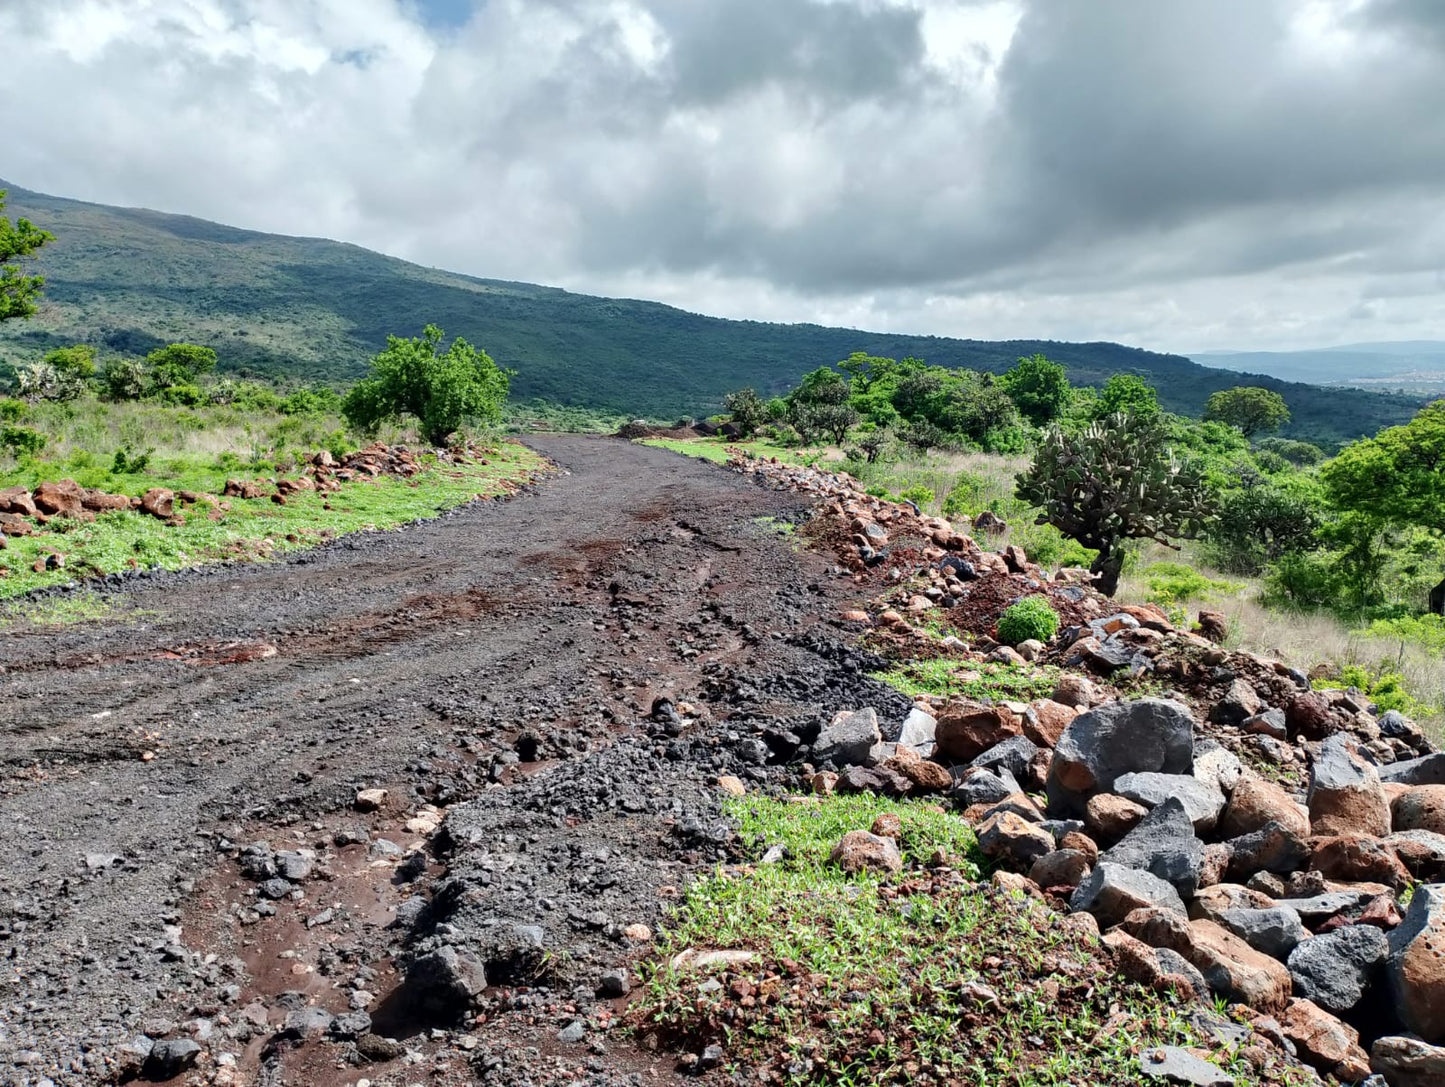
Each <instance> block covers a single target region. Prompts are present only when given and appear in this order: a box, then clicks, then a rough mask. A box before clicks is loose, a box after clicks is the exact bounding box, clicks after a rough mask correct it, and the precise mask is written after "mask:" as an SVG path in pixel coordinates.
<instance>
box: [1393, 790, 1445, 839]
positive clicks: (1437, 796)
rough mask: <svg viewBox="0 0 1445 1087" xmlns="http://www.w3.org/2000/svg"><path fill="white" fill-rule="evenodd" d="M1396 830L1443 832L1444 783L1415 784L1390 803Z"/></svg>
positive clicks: (1444, 808)
mask: <svg viewBox="0 0 1445 1087" xmlns="http://www.w3.org/2000/svg"><path fill="white" fill-rule="evenodd" d="M1390 811H1391V813H1392V816H1393V823H1394V827H1395V829H1396V830H1430V831H1434V832H1435V833H1436V834H1445V785H1415V786H1412V787H1411V788H1409V789H1407V790H1405V792H1403V793H1401V794H1400V795H1399V796H1397V797H1396V798H1395V802H1394V803H1393V804H1391V805H1390Z"/></svg>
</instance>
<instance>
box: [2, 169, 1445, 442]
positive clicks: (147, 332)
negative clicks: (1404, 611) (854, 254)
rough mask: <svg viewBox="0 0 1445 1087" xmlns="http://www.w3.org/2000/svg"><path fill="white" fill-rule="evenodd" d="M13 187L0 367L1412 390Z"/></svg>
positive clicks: (1409, 403) (1299, 400)
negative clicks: (982, 331) (721, 294)
mask: <svg viewBox="0 0 1445 1087" xmlns="http://www.w3.org/2000/svg"><path fill="white" fill-rule="evenodd" d="M0 189H8V190H9V198H8V203H7V208H6V211H5V214H6V215H8V216H9V217H11V218H12V219H14V218H16V217H21V216H23V217H26V218H29V219H31V220H32V221H33V222H35V224H36V225H37V226H39V227H41V228H43V229H46V230H49V231H51V232H52V233H54V234H55V235H56V238H57V240H56V241H55V242H53V243H51V244H50V245H48V246H46V247H45V248H44V249H43V250H42V251H41V253H40V259H39V260H38V261H37V265H38V270H39V271H41V272H42V273H43V274H44V275H45V276H46V279H47V286H46V292H45V302H44V306H43V309H42V312H41V314H40V315H39V316H37V317H36V318H34V319H33V320H31V321H29V322H20V321H10V322H6V324H5V326H3V327H0V358H10V359H12V360H19V359H21V358H24V357H28V356H31V355H33V354H35V353H37V352H39V351H42V350H48V349H49V348H51V347H55V346H59V345H64V344H70V343H76V342H81V341H85V342H90V343H94V344H96V345H98V346H100V347H102V348H104V349H106V350H109V351H112V352H118V353H125V354H137V355H138V354H144V353H145V352H147V351H149V350H151V349H152V348H153V347H155V346H157V345H159V344H162V343H167V342H171V341H174V340H189V341H193V342H197V343H205V344H208V345H209V346H211V347H214V348H215V349H216V351H217V353H218V354H219V355H220V359H221V368H222V369H223V370H228V371H232V372H238V373H247V372H250V373H257V374H266V375H273V376H281V375H290V376H296V377H303V378H306V379H309V380H338V381H339V380H350V379H354V378H356V377H357V376H359V375H360V374H361V373H363V371H364V369H365V366H366V362H367V360H368V359H369V358H370V357H371V356H372V355H374V354H375V353H376V352H377V351H378V350H379V349H380V348H381V347H382V346H383V345H384V344H385V340H386V336H387V334H388V333H393V334H397V335H415V334H417V333H419V332H420V330H421V326H422V325H423V324H426V323H428V322H430V323H433V324H437V325H440V326H441V327H442V328H444V329H445V330H446V331H447V333H448V335H454V336H455V335H460V336H465V337H466V338H467V339H468V340H471V341H472V342H473V343H475V344H477V345H479V346H481V347H484V348H485V349H486V350H487V351H488V352H489V353H490V354H491V355H492V356H493V357H494V358H496V359H497V361H498V362H500V363H501V364H503V365H505V366H509V367H512V368H514V369H516V371H517V377H516V378H515V379H514V382H513V391H514V395H516V396H517V397H519V398H524V399H526V398H537V399H548V400H553V401H556V402H559V403H564V404H574V405H583V406H589V407H597V408H606V409H611V410H615V411H619V412H627V413H634V414H645V415H654V416H664V417H666V416H675V415H702V414H708V413H711V412H714V411H717V410H719V407H720V405H721V400H722V396H723V394H724V393H725V392H727V391H729V390H732V389H736V388H739V387H741V386H744V385H751V386H754V387H755V388H757V389H759V390H760V391H762V392H764V393H777V392H781V391H783V390H785V389H786V388H788V387H789V386H790V385H792V384H793V383H795V382H796V380H797V378H798V377H799V376H800V375H802V374H804V373H806V372H807V371H808V370H811V369H814V368H815V367H818V366H821V365H825V364H828V363H833V362H837V361H839V360H840V359H843V358H846V357H847V356H848V355H849V354H850V353H852V352H854V351H866V352H868V353H869V354H873V355H888V356H892V357H895V358H901V357H904V356H908V355H914V356H917V357H920V358H924V359H927V361H929V362H931V363H936V364H940V365H944V366H962V367H969V368H971V369H979V370H989V371H993V372H1001V371H1003V370H1006V369H1007V368H1008V367H1010V366H1012V365H1013V363H1014V362H1015V361H1016V360H1017V359H1018V358H1019V357H1020V356H1023V355H1032V354H1034V353H1036V352H1042V353H1043V354H1046V355H1048V356H1049V357H1050V358H1052V359H1054V360H1056V361H1057V362H1060V363H1062V364H1063V365H1064V366H1066V367H1067V368H1068V370H1069V376H1070V379H1071V380H1072V381H1074V382H1075V383H1076V384H1094V385H1097V384H1102V383H1103V382H1104V381H1106V380H1108V378H1109V377H1110V376H1112V375H1113V374H1116V373H1121V372H1129V373H1137V374H1140V375H1141V376H1143V377H1145V378H1146V379H1147V380H1149V381H1150V382H1152V383H1153V384H1154V385H1155V386H1156V387H1157V388H1158V389H1159V392H1160V396H1161V399H1162V400H1163V402H1164V403H1165V404H1166V405H1167V406H1168V407H1169V408H1170V409H1171V410H1174V411H1178V412H1182V413H1185V414H1190V415H1198V414H1199V413H1200V411H1202V409H1203V406H1204V402H1205V400H1206V399H1207V398H1208V397H1209V394H1210V393H1212V392H1215V391H1217V390H1219V389H1224V388H1229V387H1230V386H1232V385H1237V384H1241V383H1254V384H1261V385H1266V386H1268V387H1270V388H1273V389H1276V390H1277V391H1279V392H1280V393H1281V394H1282V395H1283V396H1284V397H1285V399H1286V401H1287V402H1288V403H1289V405H1290V409H1291V411H1292V412H1293V414H1294V420H1293V422H1292V423H1291V424H1290V427H1289V428H1288V430H1287V432H1286V433H1289V434H1290V435H1292V436H1295V437H1302V438H1308V439H1311V440H1316V441H1321V442H1324V443H1326V444H1337V443H1339V442H1342V441H1348V440H1352V439H1354V438H1357V437H1360V436H1362V435H1366V434H1372V433H1374V432H1375V431H1376V430H1377V429H1379V427H1381V426H1385V425H1389V424H1393V423H1397V422H1402V421H1404V420H1406V419H1408V418H1409V417H1410V416H1411V415H1412V414H1413V413H1414V412H1415V410H1417V408H1418V407H1419V404H1420V400H1419V399H1417V398H1408V397H1399V396H1393V395H1386V394H1384V393H1377V392H1341V391H1339V390H1333V389H1332V390H1328V391H1327V390H1322V389H1319V388H1316V387H1313V386H1310V385H1304V384H1292V383H1289V382H1285V381H1280V380H1278V379H1275V378H1270V377H1251V378H1249V379H1248V381H1247V382H1246V381H1245V380H1244V379H1242V378H1241V376H1240V375H1239V374H1237V373H1233V372H1230V371H1228V370H1222V369H1216V368H1207V367H1205V366H1201V365H1200V364H1198V363H1197V362H1194V361H1191V360H1190V359H1187V358H1184V357H1183V356H1180V355H1165V354H1159V353H1157V352H1152V351H1145V350H1142V349H1140V348H1135V347H1126V346H1124V345H1122V344H1117V343H1063V342H1054V341H1047V340H1006V341H987V340H964V339H952V338H947V337H939V336H908V335H896V334H890V333H878V332H858V331H854V330H852V329H842V328H826V327H823V326H820V325H810V324H798V325H782V324H768V323H763V322H757V321H735V320H726V319H723V318H717V317H706V316H702V315H699V314H695V313H688V312H686V311H684V310H680V309H676V308H674V307H671V306H666V305H662V304H661V303H657V302H646V301H637V300H631V299H618V298H599V297H594V296H590V295H584V294H574V293H572V292H569V291H565V290H561V289H559V288H555V287H541V286H536V285H534V284H528V283H511V282H505V281H501V280H490V279H480V278H476V277H472V276H465V275H458V274H454V273H451V272H445V271H440V270H437V269H431V268H424V267H422V266H420V265H416V264H411V263H408V262H406V261H403V260H399V259H396V258H394V257H388V256H384V255H382V254H380V253H375V252H372V251H370V250H367V249H363V248H361V247H359V246H356V245H350V244H346V243H342V242H334V241H327V240H324V239H318V238H295V237H286V236H281V235H274V234H264V233H260V232H256V231H250V230H242V229H239V228H236V227H230V226H224V225H221V224H217V223H211V222H207V221H205V220H202V219H195V218H191V217H189V216H180V215H170V214H166V213H163V212H156V211H148V210H143V209H135V208H115V207H108V206H106V205H101V204H89V203H83V202H81V201H76V200H68V199H64V198H61V197H54V196H46V195H44V194H41V193H36V192H30V191H27V190H25V189H22V188H20V187H18V186H15V185H10V184H7V183H5V182H0Z"/></svg>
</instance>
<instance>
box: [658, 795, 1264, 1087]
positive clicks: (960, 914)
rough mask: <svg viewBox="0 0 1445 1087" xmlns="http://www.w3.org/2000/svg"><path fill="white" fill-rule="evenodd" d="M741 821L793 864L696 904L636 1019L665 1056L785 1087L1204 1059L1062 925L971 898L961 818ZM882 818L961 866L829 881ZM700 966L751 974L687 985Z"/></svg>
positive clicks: (1049, 1080)
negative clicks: (833, 855) (694, 1058)
mask: <svg viewBox="0 0 1445 1087" xmlns="http://www.w3.org/2000/svg"><path fill="white" fill-rule="evenodd" d="M727 811H728V813H729V815H730V816H731V818H732V819H733V820H734V821H735V822H736V824H737V826H738V832H739V837H740V839H741V841H742V842H743V844H744V846H745V848H746V849H747V851H748V852H749V853H750V854H752V855H754V856H756V855H757V854H759V853H761V852H762V851H763V850H764V849H765V848H767V847H768V846H771V845H782V846H784V847H785V848H786V850H787V855H786V857H785V859H784V860H783V861H782V862H781V863H778V864H771V865H759V866H757V867H755V868H751V869H748V868H743V869H741V870H733V871H730V872H728V871H719V872H718V873H716V874H714V875H712V876H709V877H706V878H703V879H700V880H698V881H697V882H695V883H694V884H693V885H692V886H691V887H690V888H689V889H688V891H687V893H686V895H685V897H684V899H683V901H682V903H681V905H680V906H679V908H678V909H677V911H676V912H675V915H674V916H673V917H672V919H671V921H670V922H669V923H668V924H667V925H666V926H665V927H664V929H663V932H662V934H661V936H660V938H659V944H658V947H657V955H656V957H655V958H654V959H652V960H650V961H649V962H648V963H646V964H644V966H643V968H642V973H643V980H644V985H643V988H642V990H641V992H640V994H639V998H638V1000H637V1002H636V1003H635V1004H634V1006H633V1009H632V1017H633V1023H634V1024H635V1027H636V1029H637V1031H638V1032H639V1033H642V1034H656V1035H657V1039H658V1041H659V1043H661V1044H666V1045H671V1046H675V1047H677V1048H680V1049H684V1050H685V1051H688V1052H693V1053H696V1052H698V1051H700V1049H701V1048H702V1047H703V1046H705V1045H707V1044H712V1043H717V1044H720V1045H721V1046H722V1047H723V1050H724V1063H725V1065H727V1066H731V1067H733V1068H734V1069H736V1070H738V1072H739V1074H744V1073H743V1072H742V1070H743V1069H745V1068H748V1067H751V1068H753V1069H755V1071H752V1072H748V1073H746V1076H747V1078H749V1079H750V1080H753V1079H756V1080H758V1081H761V1082H769V1083H779V1084H797V1085H802V1084H855V1085H860V1087H861V1085H863V1084H881V1083H888V1084H919V1085H924V1087H927V1085H941V1084H954V1083H968V1084H977V1085H1000V1084H1011V1085H1019V1087H1023V1085H1043V1084H1055V1085H1064V1084H1082V1083H1091V1084H1121V1085H1122V1084H1135V1083H1137V1082H1138V1081H1139V1078H1140V1073H1139V1066H1138V1063H1137V1054H1138V1053H1139V1052H1140V1051H1141V1049H1144V1048H1147V1047H1152V1046H1156V1045H1161V1044H1186V1045H1188V1044H1198V1043H1199V1042H1200V1039H1199V1038H1197V1037H1196V1036H1195V1035H1194V1034H1193V1032H1192V1029H1191V1028H1190V1026H1189V1025H1188V1024H1187V1022H1186V1020H1185V1018H1184V1013H1183V1009H1182V1008H1181V1007H1180V1006H1179V1005H1178V1004H1177V1003H1176V1001H1175V999H1174V998H1173V997H1172V996H1169V995H1160V994H1154V993H1150V992H1148V991H1146V990H1144V989H1142V988H1140V987H1138V986H1135V985H1133V984H1130V983H1126V982H1124V981H1122V980H1121V979H1119V978H1117V977H1114V976H1113V975H1112V974H1111V973H1109V971H1108V969H1107V966H1106V965H1104V964H1103V963H1102V961H1101V960H1100V959H1099V958H1098V956H1097V951H1096V945H1094V944H1093V943H1092V941H1087V940H1083V939H1081V938H1079V937H1077V936H1074V935H1072V934H1071V933H1069V932H1067V931H1066V930H1064V929H1063V928H1062V927H1061V926H1060V925H1059V920H1060V919H1059V917H1058V915H1055V914H1052V913H1050V912H1049V911H1048V910H1047V909H1046V908H1045V907H1043V906H1042V905H1041V904H1037V903H1033V902H1031V901H1030V900H1027V899H1024V898H1022V897H1021V896H1014V895H1012V894H1009V893H1005V892H1001V891H997V890H995V889H993V888H991V887H989V886H988V885H985V884H980V883H977V882H974V880H975V879H976V878H977V868H976V866H975V864H974V863H973V861H972V860H970V859H968V858H969V857H970V856H971V854H972V849H973V844H974V843H973V841H972V837H971V834H970V832H969V830H968V827H967V825H966V824H964V823H963V822H962V820H960V819H959V818H958V817H957V816H956V815H953V814H949V813H944V812H941V811H937V810H930V808H929V807H928V806H927V805H920V804H910V803H907V802H892V801H886V800H881V799H879V798H877V797H835V798H831V799H827V800H823V801H814V802H811V803H808V802H805V803H796V802H790V801H788V800H786V799H764V798H743V799H738V800H735V801H730V802H729V803H728V805H727ZM884 811H892V812H896V813H897V814H898V815H899V817H900V819H901V820H902V824H903V837H902V851H903V854H904V857H905V860H906V862H907V863H909V864H910V865H916V864H919V863H920V862H922V863H926V862H927V860H928V858H929V857H930V856H931V855H932V853H933V852H934V851H935V850H942V851H943V852H945V853H947V854H949V855H950V856H952V857H955V858H963V859H961V860H958V861H955V862H954V867H951V868H944V869H939V870H935V871H933V872H932V873H928V872H922V871H916V870H915V871H912V872H906V873H905V875H906V877H907V878H903V877H894V878H890V879H884V878H880V877H879V876H877V875H859V876H846V875H844V874H843V873H842V872H841V871H840V870H839V869H837V868H835V867H834V866H832V865H830V864H828V863H827V860H826V858H827V854H828V852H829V850H830V849H831V848H832V846H833V844H834V843H835V842H836V841H837V840H838V838H840V837H841V836H842V835H843V833H845V832H846V831H849V830H857V829H867V828H868V827H869V825H870V824H871V823H872V821H873V819H874V817H875V816H876V815H877V814H879V813H881V812H884ZM690 948H693V949H698V950H712V949H730V950H745V951H751V952H752V953H753V954H754V959H753V960H752V961H751V962H746V963H742V964H736V965H733V966H730V967H725V968H723V970H722V972H721V973H719V972H718V971H717V970H714V971H712V972H706V971H696V970H690V969H688V968H686V967H681V968H676V969H675V968H674V967H673V966H672V960H673V958H674V956H676V955H678V954H679V953H680V952H682V951H684V950H686V949H690ZM979 986H982V987H985V988H983V989H980V988H978V987H979ZM1116 1013H1122V1018H1121V1016H1119V1015H1116ZM1111 1017H1112V1025H1113V1027H1114V1028H1115V1029H1112V1030H1104V1029H1103V1028H1104V1027H1105V1024H1106V1023H1109V1022H1110V1021H1111ZM1215 1060H1216V1062H1217V1063H1219V1064H1220V1065H1221V1066H1223V1067H1225V1068H1226V1069H1227V1070H1228V1071H1230V1072H1231V1073H1232V1074H1234V1075H1236V1076H1238V1077H1239V1078H1238V1082H1239V1083H1240V1084H1241V1085H1245V1084H1256V1083H1259V1082H1260V1080H1259V1079H1258V1077H1256V1076H1255V1075H1254V1074H1253V1073H1252V1072H1251V1070H1250V1069H1249V1066H1248V1065H1247V1063H1246V1062H1245V1061H1244V1060H1243V1059H1242V1058H1238V1057H1237V1056H1235V1055H1234V1054H1231V1053H1219V1054H1215Z"/></svg>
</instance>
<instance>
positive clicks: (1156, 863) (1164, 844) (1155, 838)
mask: <svg viewBox="0 0 1445 1087" xmlns="http://www.w3.org/2000/svg"><path fill="white" fill-rule="evenodd" d="M1099 859H1100V860H1101V861H1104V862H1107V863H1112V864H1122V865H1124V866H1125V867H1127V868H1136V869H1139V870H1141V871H1145V872H1149V873H1151V874H1153V875H1155V876H1158V877H1159V878H1160V879H1162V880H1164V881H1165V882H1167V883H1170V884H1173V886H1174V889H1175V890H1177V891H1178V892H1179V894H1180V895H1181V896H1183V897H1184V898H1192V897H1193V896H1194V892H1195V891H1197V890H1198V889H1199V873H1200V869H1201V867H1202V866H1203V863H1204V843H1203V842H1201V841H1200V840H1199V839H1198V838H1196V837H1195V835H1194V825H1193V823H1192V822H1191V820H1190V816H1189V812H1188V811H1187V810H1186V808H1185V805H1184V803H1183V802H1182V801H1181V800H1180V799H1179V798H1178V797H1173V796H1171V797H1169V798H1168V799H1167V800H1165V801H1164V802H1163V803H1161V804H1159V805H1157V806H1156V807H1155V808H1154V810H1153V811H1151V812H1149V814H1148V815H1146V816H1144V818H1143V819H1141V820H1140V821H1139V824H1138V826H1136V827H1135V828H1134V829H1133V830H1131V831H1129V833H1128V834H1126V835H1125V836H1124V838H1123V840H1122V841H1120V842H1119V844H1118V845H1116V846H1114V847H1113V848H1112V849H1110V850H1108V851H1106V852H1105V853H1103V854H1102V855H1101V856H1100V858H1099Z"/></svg>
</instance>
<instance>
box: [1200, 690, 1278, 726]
mask: <svg viewBox="0 0 1445 1087" xmlns="http://www.w3.org/2000/svg"><path fill="white" fill-rule="evenodd" d="M1263 709H1264V703H1263V702H1261V701H1260V698H1259V695H1258V694H1257V693H1256V692H1255V689H1254V688H1253V687H1251V686H1250V685H1249V683H1248V682H1247V681H1245V680H1242V679H1236V680H1235V681H1234V682H1233V683H1231V684H1230V685H1229V690H1228V691H1226V692H1225V694H1224V697H1223V698H1221V699H1220V700H1219V701H1218V702H1216V703H1215V704H1214V708H1213V709H1211V710H1210V711H1209V719H1210V720H1211V721H1214V722H1216V723H1217V724H1221V725H1237V724H1240V723H1241V722H1242V721H1244V720H1245V719H1247V718H1250V717H1253V716H1254V715H1255V714H1257V713H1259V712H1260V711H1261V710H1263Z"/></svg>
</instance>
